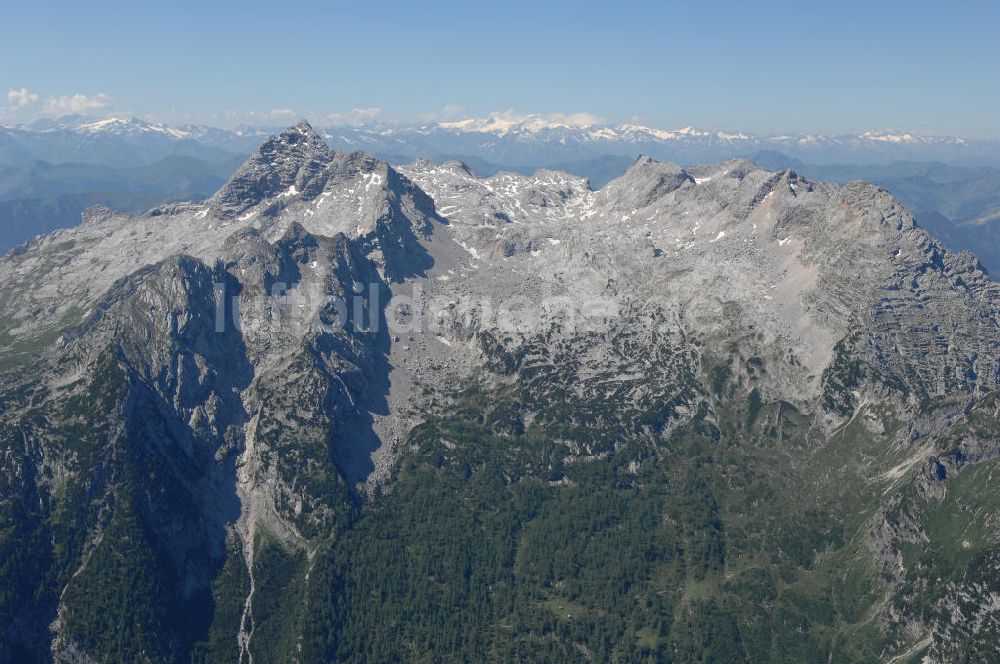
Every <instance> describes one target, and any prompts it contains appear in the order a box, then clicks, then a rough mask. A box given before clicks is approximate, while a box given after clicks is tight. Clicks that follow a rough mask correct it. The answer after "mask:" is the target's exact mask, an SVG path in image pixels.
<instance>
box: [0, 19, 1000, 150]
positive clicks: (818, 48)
mask: <svg viewBox="0 0 1000 664" xmlns="http://www.w3.org/2000/svg"><path fill="white" fill-rule="evenodd" d="M0 16H2V21H0V93H2V92H5V91H11V93H8V94H7V98H6V99H0V104H4V103H6V106H5V107H4V110H3V111H2V113H3V115H2V116H0V118H2V119H3V121H6V122H10V121H12V120H17V121H26V120H28V119H31V118H32V117H36V116H38V115H41V114H48V115H55V114H58V113H61V112H64V111H69V110H88V111H89V112H90V113H92V114H95V115H104V114H108V113H132V114H135V115H138V116H140V117H154V118H157V119H162V120H166V121H170V122H182V121H188V120H190V121H197V122H206V123H209V124H217V125H232V124H235V123H237V122H239V121H243V120H249V121H263V120H266V119H268V118H274V119H275V120H277V121H278V123H280V122H282V121H283V119H282V118H284V117H285V116H287V117H300V116H305V117H310V118H312V119H314V120H316V121H321V120H323V119H324V118H326V117H328V116H330V115H331V114H336V115H334V117H335V118H342V119H347V120H350V119H355V118H359V117H374V116H376V115H377V117H380V118H382V119H385V120H397V119H407V120H409V119H416V118H421V117H446V116H451V117H455V116H461V117H467V116H481V115H485V114H488V113H490V112H492V111H505V110H511V109H513V110H514V111H515V112H518V113H590V114H593V115H595V116H598V117H600V118H602V119H604V120H606V121H608V122H612V123H614V122H629V121H633V120H636V121H640V122H643V123H645V124H649V125H652V126H656V127H668V128H669V127H680V126H686V125H695V126H699V127H704V128H711V129H728V130H742V131H753V132H772V131H778V132H781V131H814V132H825V133H836V132H853V131H862V130H866V129H905V130H908V131H917V132H930V133H943V134H957V135H963V136H974V137H992V138H1000V123H998V121H997V118H998V117H1000V46H998V44H1000V40H998V39H997V30H998V28H1000V3H996V2H986V1H983V2H961V1H958V2H943V1H940V2H939V1H934V2H930V1H924V2H921V1H910V2H875V1H870V2H867V3H862V2H836V3H833V2H805V3H796V2H781V3H770V2H711V3H698V2H695V1H693V0H688V1H686V2H632V1H624V2H617V3H614V4H612V3H604V4H588V5H585V4H584V3H581V2H542V1H541V0H535V1H534V2H523V1H521V0H508V1H505V2H481V3H474V4H473V3H458V2H420V1H417V0H414V1H412V2H393V1H389V0H380V1H379V2H363V1H357V2H350V3H348V2H305V1H304V2H291V1H290V2H284V3H278V2H229V1H222V2H189V1H187V0H178V1H175V2H141V1H138V0H132V1H131V2H110V1H107V0H94V1H90V2H79V1H75V2H67V1H63V0H58V1H50V2H37V1H36V2H29V1H26V0H0ZM102 95H103V96H102ZM353 109H363V110H361V111H357V112H355V111H354V110H353ZM375 109H378V110H377V111H376V110H375Z"/></svg>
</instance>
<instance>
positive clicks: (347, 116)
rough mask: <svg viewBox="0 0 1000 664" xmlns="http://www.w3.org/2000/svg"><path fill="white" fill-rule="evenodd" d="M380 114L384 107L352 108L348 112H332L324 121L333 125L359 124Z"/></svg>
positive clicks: (370, 120) (369, 120)
mask: <svg viewBox="0 0 1000 664" xmlns="http://www.w3.org/2000/svg"><path fill="white" fill-rule="evenodd" d="M380 115H382V109H381V108H379V107H378V106H370V107H368V108H352V109H351V110H350V111H349V112H348V113H330V114H329V115H328V116H326V117H325V118H323V122H324V124H331V125H359V124H365V123H367V122H372V121H373V120H375V119H376V118H378V117H379V116H380Z"/></svg>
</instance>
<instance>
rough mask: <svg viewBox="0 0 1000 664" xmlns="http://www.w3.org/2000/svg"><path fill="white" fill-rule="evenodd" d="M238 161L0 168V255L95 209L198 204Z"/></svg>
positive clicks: (181, 159)
mask: <svg viewBox="0 0 1000 664" xmlns="http://www.w3.org/2000/svg"><path fill="white" fill-rule="evenodd" d="M241 161H242V158H239V157H233V156H231V155H230V156H229V159H228V160H227V161H222V162H208V161H204V160H201V159H197V158H194V157H182V156H178V155H176V154H174V155H170V156H167V157H164V158H163V159H160V160H159V161H156V162H154V163H152V164H148V165H144V166H137V167H133V168H112V167H108V166H95V165H92V164H49V163H46V162H39V161H34V162H30V163H28V164H24V165H19V166H0V253H2V252H4V251H6V250H7V249H9V248H10V247H12V246H14V245H16V244H20V243H22V242H25V241H27V240H30V239H31V238H33V237H34V236H36V235H38V234H40V233H48V232H50V231H53V230H55V229H57V228H66V227H69V226H75V225H77V224H79V223H80V215H81V214H82V213H83V211H84V210H85V209H86V208H87V207H89V206H91V205H94V204H98V203H99V204H101V205H107V206H109V207H112V208H115V209H118V210H122V211H124V212H139V211H141V210H144V209H147V208H150V207H153V206H155V205H160V204H162V203H166V202H169V201H177V200H199V199H201V198H204V197H205V196H208V195H210V194H211V193H212V192H213V191H215V190H216V189H218V188H219V187H220V186H221V185H222V183H223V182H225V181H226V179H227V178H228V177H229V176H230V175H231V174H232V172H233V170H235V168H236V167H237V166H238V165H239V163H240V162H241Z"/></svg>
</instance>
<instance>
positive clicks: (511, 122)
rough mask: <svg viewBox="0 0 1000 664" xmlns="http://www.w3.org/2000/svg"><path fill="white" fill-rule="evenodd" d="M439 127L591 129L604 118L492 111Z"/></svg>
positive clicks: (460, 128) (482, 129)
mask: <svg viewBox="0 0 1000 664" xmlns="http://www.w3.org/2000/svg"><path fill="white" fill-rule="evenodd" d="M440 124H441V126H443V127H448V128H451V129H459V130H461V131H481V132H496V131H504V132H505V131H510V130H512V129H515V128H518V129H523V130H527V131H532V132H534V131H540V130H542V129H552V128H557V127H591V126H594V125H601V124H604V118H601V117H599V116H597V115H594V114H593V113H527V114H525V113H515V112H514V111H513V110H507V111H494V112H493V113H490V114H489V115H488V116H486V117H485V118H467V119H464V120H452V121H448V122H441V123H440Z"/></svg>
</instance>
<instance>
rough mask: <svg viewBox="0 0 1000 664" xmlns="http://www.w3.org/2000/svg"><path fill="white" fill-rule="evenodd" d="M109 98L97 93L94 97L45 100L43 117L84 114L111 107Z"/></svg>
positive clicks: (78, 96)
mask: <svg viewBox="0 0 1000 664" xmlns="http://www.w3.org/2000/svg"><path fill="white" fill-rule="evenodd" d="M111 102H112V100H111V97H109V96H108V95H106V94H104V93H103V92H98V93H97V94H96V95H93V96H90V95H84V94H75V95H63V96H62V97H50V98H48V99H46V100H45V105H44V108H43V109H42V112H43V113H44V114H45V115H54V116H58V115H67V114H69V113H81V114H86V113H90V112H93V111H99V110H101V109H103V108H107V107H109V106H111Z"/></svg>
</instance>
